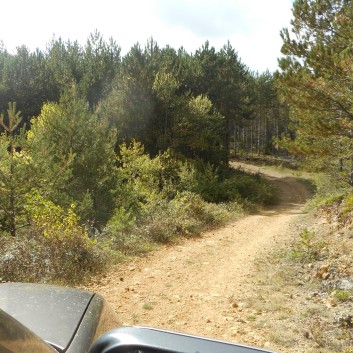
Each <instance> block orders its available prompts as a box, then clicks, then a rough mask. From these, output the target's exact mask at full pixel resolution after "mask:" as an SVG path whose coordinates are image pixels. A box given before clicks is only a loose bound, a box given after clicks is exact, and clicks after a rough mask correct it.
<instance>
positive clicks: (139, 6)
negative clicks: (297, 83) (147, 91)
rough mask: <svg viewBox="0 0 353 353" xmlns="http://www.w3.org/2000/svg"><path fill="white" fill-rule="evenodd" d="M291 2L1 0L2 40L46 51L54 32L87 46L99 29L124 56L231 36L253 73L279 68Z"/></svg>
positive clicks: (220, 42) (9, 47)
mask: <svg viewBox="0 0 353 353" xmlns="http://www.w3.org/2000/svg"><path fill="white" fill-rule="evenodd" d="M292 3H293V0H123V1H120V0H98V1H97V0H95V1H93V0H61V1H53V0H11V1H3V2H1V19H0V40H2V41H3V43H4V45H5V48H7V50H9V51H10V52H12V51H13V50H14V49H15V48H16V47H17V46H20V45H22V44H25V45H26V46H27V47H28V48H29V49H31V50H35V49H36V48H39V49H42V50H44V49H45V48H46V44H47V43H48V42H49V41H50V40H51V39H52V38H53V36H54V35H55V37H56V38H58V37H61V38H62V39H63V40H68V39H70V40H78V41H79V42H80V43H81V44H84V43H85V41H86V39H87V38H88V36H89V34H90V33H92V32H94V31H95V30H96V29H97V30H98V31H99V32H100V33H101V34H102V35H103V36H104V38H105V39H106V40H108V39H109V37H113V38H114V39H115V41H116V42H117V43H118V44H119V46H120V47H121V48H122V52H123V54H125V53H126V52H128V51H129V49H130V48H131V46H132V45H134V44H135V43H136V42H139V43H140V44H142V45H145V44H146V42H147V39H148V38H150V37H153V38H154V39H155V40H156V42H157V43H158V45H159V46H160V47H164V46H165V45H167V44H168V45H170V46H171V47H173V48H175V49H178V48H179V47H181V46H183V47H184V48H185V49H186V51H188V52H195V50H196V49H198V48H200V47H201V46H202V44H203V43H204V42H205V41H206V40H209V42H210V44H211V45H212V46H214V47H215V48H216V49H217V50H219V49H220V48H221V47H222V46H223V45H224V44H226V42H227V41H228V40H229V41H230V43H231V45H232V47H233V48H234V49H235V51H237V52H238V55H239V57H240V58H241V60H242V62H243V63H244V64H245V65H246V66H248V67H249V68H250V69H251V70H253V71H259V72H263V71H265V70H266V69H269V70H270V71H275V70H276V69H277V58H278V57H280V55H281V53H280V49H281V44H282V41H281V38H280V35H279V32H280V30H281V29H282V28H283V27H289V23H290V19H291V18H292V13H291V8H292Z"/></svg>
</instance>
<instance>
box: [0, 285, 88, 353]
mask: <svg viewBox="0 0 353 353" xmlns="http://www.w3.org/2000/svg"><path fill="white" fill-rule="evenodd" d="M93 296H94V294H93V293H89V292H84V291H80V290H78V289H74V288H65V287H57V286H49V285H42V284H40V285H38V284H24V283H2V284H0V308H1V309H2V310H4V311H5V312H7V313H8V314H9V315H11V316H13V317H14V318H15V319H17V320H18V321H19V322H21V323H22V324H23V325H25V326H26V327H27V328H29V329H30V330H31V331H32V332H34V333H35V334H36V335H37V336H39V337H40V338H42V339H43V340H45V341H46V342H48V343H49V344H51V345H53V346H54V347H56V348H57V349H58V350H60V351H65V349H66V348H67V347H68V345H69V344H70V342H71V340H72V338H73V336H74V335H75V333H76V331H77V328H78V326H79V325H80V322H81V320H82V318H83V316H84V314H85V312H86V310H87V307H88V305H89V303H90V302H91V300H92V298H93Z"/></svg>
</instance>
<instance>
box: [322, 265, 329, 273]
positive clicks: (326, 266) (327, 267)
mask: <svg viewBox="0 0 353 353" xmlns="http://www.w3.org/2000/svg"><path fill="white" fill-rule="evenodd" d="M329 268H330V266H329V265H322V266H321V267H320V271H321V272H328V270H329Z"/></svg>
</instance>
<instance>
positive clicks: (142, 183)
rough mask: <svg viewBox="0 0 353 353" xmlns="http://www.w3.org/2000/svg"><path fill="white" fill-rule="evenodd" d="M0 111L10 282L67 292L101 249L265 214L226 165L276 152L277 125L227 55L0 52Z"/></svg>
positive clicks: (257, 84) (262, 190) (272, 102)
mask: <svg viewBox="0 0 353 353" xmlns="http://www.w3.org/2000/svg"><path fill="white" fill-rule="evenodd" d="M0 109H1V111H2V115H1V119H0V158H1V160H0V232H1V234H2V235H5V236H3V237H0V241H1V242H2V244H1V248H2V249H3V251H4V254H5V255H6V256H3V257H2V259H1V261H2V262H1V268H2V269H3V272H4V273H6V276H7V277H6V278H9V279H11V280H18V279H20V278H18V276H21V274H23V275H24V276H28V273H31V274H32V275H33V280H38V277H41V276H49V277H53V276H54V277H55V276H56V277H55V278H61V279H62V278H64V277H65V276H69V279H71V280H76V279H77V278H76V277H75V278H73V277H72V273H76V274H77V276H80V275H79V274H80V273H81V272H80V271H81V270H82V269H83V270H84V271H88V272H90V269H92V268H97V267H101V266H102V262H104V260H103V259H104V258H106V256H107V254H108V253H110V252H111V251H119V252H120V253H129V254H130V253H139V252H141V251H145V250H146V249H147V248H149V247H150V245H148V244H150V243H151V242H152V243H153V242H167V241H170V240H172V239H174V238H175V237H176V236H180V235H184V236H185V235H187V236H190V235H193V234H198V233H200V232H201V231H202V230H203V229H205V228H206V227H210V226H211V227H212V226H216V225H219V224H222V223H223V222H224V221H225V220H226V219H228V218H229V217H230V216H231V215H232V210H234V209H237V210H238V211H239V210H240V209H241V207H242V205H243V206H244V205H247V206H249V205H251V204H263V203H268V202H271V201H272V199H273V191H272V189H271V188H270V187H269V185H267V184H266V183H265V182H264V181H263V180H262V178H261V177H260V176H258V175H255V176H247V175H246V174H245V173H243V172H242V171H234V170H232V169H229V167H228V163H229V160H230V158H231V157H232V156H234V155H240V154H244V153H246V154H248V153H258V154H260V153H271V152H273V151H274V148H273V145H272V139H273V136H279V134H281V133H282V132H286V129H287V116H288V111H287V109H286V108H285V107H284V106H283V105H282V104H281V103H280V102H279V100H278V98H277V94H276V89H275V86H274V80H273V77H272V75H271V74H270V73H268V72H266V73H264V74H261V75H260V74H254V73H252V72H250V71H249V69H248V68H247V67H246V66H245V64H243V63H242V62H241V60H240V58H239V57H238V55H237V53H236V51H235V50H234V49H233V48H232V47H231V45H230V43H227V44H226V45H225V46H224V47H223V48H222V49H221V50H220V51H216V50H215V48H213V47H211V46H210V45H209V43H208V42H206V43H205V44H204V45H203V46H202V47H201V48H200V49H199V50H197V51H196V52H195V53H193V54H189V53H187V52H185V50H184V49H183V48H180V49H178V50H175V49H173V48H170V47H168V46H167V47H165V48H160V47H159V46H158V44H157V43H156V42H155V41H154V40H153V39H150V40H149V41H148V43H147V44H146V46H145V47H144V48H142V47H141V46H140V45H139V44H136V45H135V46H133V47H132V48H131V49H130V51H129V52H128V53H127V54H126V55H125V56H122V55H121V50H120V48H119V46H118V45H117V44H116V43H115V42H114V41H113V40H110V41H108V42H106V41H105V40H104V39H103V38H102V36H101V35H100V34H99V33H98V32H95V33H94V34H92V35H91V36H90V37H89V39H88V40H87V43H86V44H85V45H84V46H81V45H79V44H78V43H77V42H70V41H68V42H63V41H62V40H61V39H55V38H54V39H53V40H52V41H51V42H50V44H49V45H48V47H47V49H46V50H45V51H40V50H36V51H35V52H30V51H29V50H28V49H27V48H26V47H24V46H23V47H20V48H18V49H17V52H16V53H15V54H10V53H8V52H7V50H6V49H5V48H3V47H2V48H0ZM7 234H8V235H11V236H12V237H6V235H7ZM97 239H98V240H99V242H98V245H97V243H96V241H97ZM26 254H27V255H26ZM19 256H21V257H22V258H23V261H22V262H23V263H24V265H21V264H20V263H18V261H17V259H18V258H19ZM54 259H55V261H54ZM14 264H16V266H14ZM23 266H25V267H26V270H25V271H24V269H23ZM78 268H79V269H81V270H80V271H78V270H77V269H78ZM77 271H78V272H77ZM27 279H28V278H27Z"/></svg>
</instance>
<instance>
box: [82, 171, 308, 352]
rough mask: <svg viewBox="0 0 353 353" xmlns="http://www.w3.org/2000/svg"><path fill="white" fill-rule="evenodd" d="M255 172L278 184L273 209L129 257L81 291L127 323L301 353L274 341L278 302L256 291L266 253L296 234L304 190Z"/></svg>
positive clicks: (268, 256) (291, 182) (282, 178)
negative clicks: (102, 302) (101, 298)
mask: <svg viewBox="0 0 353 353" xmlns="http://www.w3.org/2000/svg"><path fill="white" fill-rule="evenodd" d="M243 167H244V168H249V167H247V166H243ZM252 170H253V171H255V172H256V171H259V167H252ZM261 173H262V174H265V175H266V176H267V177H268V178H269V179H270V180H271V181H272V182H273V183H274V184H275V185H276V186H277V187H278V190H279V196H280V200H279V203H278V204H277V205H276V206H274V207H271V208H269V209H266V210H264V211H262V212H260V213H258V214H255V215H249V216H246V217H244V218H242V219H240V220H238V221H236V222H234V223H231V224H229V225H227V226H225V227H224V228H221V229H218V230H215V231H211V232H208V233H205V234H203V235H202V236H201V237H200V238H197V239H188V240H185V241H183V242H182V243H180V244H178V245H173V246H163V247H161V248H159V249H158V250H156V251H154V252H152V253H150V254H149V255H148V256H147V257H144V258H135V259H133V260H132V261H131V262H129V263H128V264H124V265H119V266H117V267H116V268H114V269H113V270H112V271H111V272H110V273H108V274H107V275H106V276H105V277H104V278H101V279H99V280H98V279H96V280H95V281H93V282H92V283H91V284H90V285H89V286H88V287H86V288H88V289H90V290H93V291H96V292H99V293H101V294H102V295H103V296H104V297H105V298H106V299H107V300H108V301H109V302H110V303H111V304H112V305H113V307H114V308H115V310H116V312H117V313H118V315H119V316H120V318H121V320H122V322H123V323H124V324H126V325H144V326H155V327H160V328H165V329H170V330H177V331H183V332H187V333H191V334H196V335H202V336H209V337H212V338H217V339H221V340H228V341H233V342H237V343H242V344H246V345H251V346H258V347H266V348H267V349H273V350H280V351H281V352H283V353H284V352H288V353H290V352H307V351H306V348H305V346H304V348H303V346H301V347H300V348H298V347H297V348H293V347H291V344H288V342H281V341H280V340H279V339H277V340H276V339H275V336H274V335H275V334H278V331H277V330H278V326H274V325H272V324H271V320H277V321H278V313H277V310H276V308H274V306H276V303H277V302H278V299H273V300H274V302H273V303H272V302H271V300H270V296H269V297H268V298H263V302H262V303H261V302H259V289H258V287H256V286H257V285H258V284H259V282H260V281H263V280H264V277H263V273H264V272H265V273H266V271H267V270H266V268H267V266H269V270H268V271H269V273H270V266H271V257H272V255H271V254H273V252H274V251H280V250H283V249H284V248H285V247H286V246H288V244H289V243H290V242H291V241H292V239H293V236H294V235H297V234H298V228H297V226H296V225H297V224H298V222H303V219H304V218H303V217H305V212H304V203H305V201H306V200H307V198H308V197H309V192H308V190H307V188H306V187H305V185H304V184H303V183H301V182H300V181H299V180H297V179H296V178H294V177H293V176H290V175H289V174H288V175H287V176H284V175H283V173H281V174H279V173H275V172H273V171H268V170H267V171H266V170H261ZM260 273H262V275H261V276H262V277H261V276H260V279H259V276H258V275H259V274H260ZM261 278H262V279H261ZM283 300H284V302H286V299H285V298H284V299H283ZM269 306H272V308H270V307H269ZM281 307H283V305H282V306H281ZM282 314H283V313H282ZM286 315H287V316H288V315H290V313H287V314H286ZM272 330H276V331H277V332H271V331H272ZM298 334H299V333H298ZM300 335H301V333H300ZM286 346H287V347H286Z"/></svg>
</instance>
